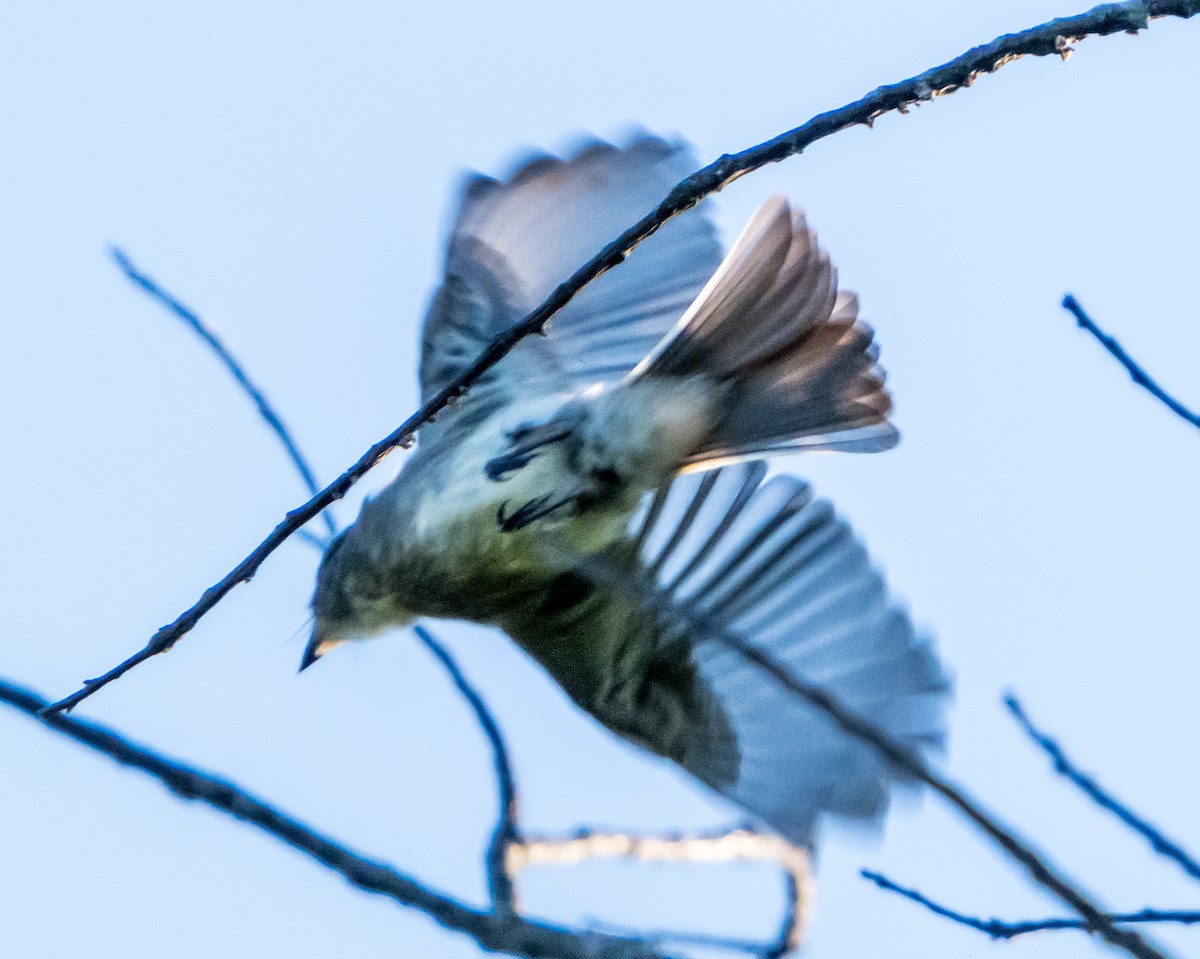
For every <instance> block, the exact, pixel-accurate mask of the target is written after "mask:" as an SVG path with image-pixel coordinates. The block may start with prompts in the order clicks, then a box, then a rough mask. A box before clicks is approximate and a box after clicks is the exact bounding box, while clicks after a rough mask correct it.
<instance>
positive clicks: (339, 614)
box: [300, 525, 412, 670]
mask: <svg viewBox="0 0 1200 959" xmlns="http://www.w3.org/2000/svg"><path fill="white" fill-rule="evenodd" d="M369 539H370V538H369V537H368V536H366V535H365V534H364V533H363V530H362V529H361V528H360V526H359V525H355V526H351V527H350V528H349V529H347V530H346V531H345V532H343V533H339V534H338V535H337V536H336V537H335V538H334V539H333V541H332V542H331V543H330V544H329V547H328V548H327V549H326V550H325V555H324V556H323V557H322V558H321V566H320V568H319V569H318V570H317V587H316V589H315V590H314V591H313V597H312V602H311V604H310V605H311V606H312V613H313V629H312V635H311V637H310V638H309V641H308V646H307V647H306V648H305V650H304V658H303V660H301V663H300V668H301V669H302V670H303V669H307V668H308V667H309V666H311V665H312V664H313V663H315V662H316V661H317V660H318V659H319V658H320V657H322V656H324V655H325V654H326V653H327V652H329V651H330V650H331V649H333V647H334V646H337V645H340V644H341V643H343V642H345V641H347V640H351V639H366V638H367V637H369V636H374V635H377V634H378V633H381V632H383V631H384V630H387V629H391V628H394V627H397V626H406V625H408V624H409V623H410V622H412V616H411V615H409V614H408V613H407V612H406V611H405V610H403V609H401V608H399V607H398V606H397V604H396V602H395V599H394V594H393V591H392V590H391V589H389V586H388V584H389V577H388V575H387V573H388V570H387V566H386V564H385V563H383V562H381V558H380V556H379V551H378V550H377V549H375V548H372V544H371V543H370V542H369Z"/></svg>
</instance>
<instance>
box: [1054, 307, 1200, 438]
mask: <svg viewBox="0 0 1200 959" xmlns="http://www.w3.org/2000/svg"><path fill="white" fill-rule="evenodd" d="M1062 305H1063V309H1064V310H1066V311H1067V312H1068V313H1070V314H1071V315H1072V316H1073V317H1075V322H1076V323H1077V324H1078V325H1079V328H1080V329H1083V330H1086V331H1087V332H1088V333H1091V334H1092V336H1094V337H1095V338H1096V339H1097V340H1098V341H1099V342H1100V345H1101V346H1103V347H1104V348H1105V349H1106V350H1108V352H1109V353H1111V354H1112V356H1113V357H1114V358H1115V359H1116V361H1117V362H1118V363H1120V364H1121V365H1122V366H1123V367H1125V371H1126V372H1127V373H1128V374H1129V376H1130V378H1131V379H1132V380H1133V382H1135V383H1136V384H1137V385H1138V386H1140V387H1142V388H1143V389H1144V390H1146V392H1148V393H1149V394H1150V395H1151V396H1153V397H1154V398H1155V399H1156V400H1158V401H1159V402H1161V403H1162V404H1163V405H1164V406H1165V407H1166V408H1167V409H1169V410H1170V411H1171V412H1172V413H1174V414H1175V415H1176V416H1178V417H1179V418H1180V419H1182V420H1183V421H1184V422H1186V423H1191V424H1192V426H1195V427H1196V428H1198V429H1200V413H1193V412H1192V411H1191V410H1189V409H1188V408H1187V407H1186V406H1184V405H1183V404H1182V403H1180V402H1179V400H1177V399H1175V397H1173V396H1172V395H1171V394H1170V393H1168V392H1167V391H1166V390H1164V389H1163V388H1162V387H1161V386H1159V385H1158V383H1157V382H1156V381H1155V380H1154V379H1153V378H1152V377H1151V376H1150V374H1149V373H1147V372H1146V371H1145V370H1144V369H1143V368H1142V366H1141V365H1140V364H1139V363H1138V362H1137V360H1135V359H1134V358H1133V357H1132V356H1130V355H1129V354H1128V353H1126V352H1125V347H1123V346H1122V345H1121V344H1120V343H1118V342H1117V341H1116V339H1115V338H1114V337H1111V336H1109V335H1108V334H1107V333H1105V332H1104V331H1103V330H1102V329H1100V327H1098V326H1097V325H1096V323H1095V321H1093V320H1092V318H1091V317H1090V316H1088V315H1087V313H1086V312H1085V311H1084V309H1083V307H1082V306H1080V305H1079V301H1078V300H1077V299H1075V297H1074V296H1072V295H1071V294H1070V293H1068V294H1067V295H1066V296H1064V297H1063V301H1062Z"/></svg>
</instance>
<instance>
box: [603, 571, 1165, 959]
mask: <svg viewBox="0 0 1200 959" xmlns="http://www.w3.org/2000/svg"><path fill="white" fill-rule="evenodd" d="M580 569H581V570H582V571H583V572H585V573H586V574H587V575H589V576H591V577H592V578H593V579H594V580H595V581H596V582H597V583H600V584H602V585H605V586H608V587H609V588H611V589H617V590H622V591H623V592H624V593H625V594H626V595H627V596H629V597H630V598H631V599H633V600H635V601H638V602H640V603H641V604H642V605H643V606H644V607H645V608H646V609H647V610H649V611H651V612H652V613H654V614H655V615H656V616H658V617H659V619H660V622H662V623H663V624H664V628H665V629H667V630H671V629H676V628H686V629H687V630H688V631H689V632H691V633H692V634H693V635H695V636H700V637H703V638H704V639H707V640H709V641H711V642H715V643H720V644H721V645H723V646H725V647H727V648H729V649H731V650H733V651H734V652H736V653H738V654H739V655H741V656H742V657H743V658H744V659H746V660H747V661H748V662H751V663H753V664H754V665H755V666H757V667H759V668H760V669H761V670H763V672H765V673H767V674H768V675H769V676H771V677H772V678H773V679H774V680H775V681H776V682H778V683H779V684H780V685H781V686H782V687H783V688H784V689H786V690H788V691H790V692H791V693H793V694H794V695H795V696H797V697H799V698H800V699H802V700H804V701H805V702H806V703H808V704H809V705H810V706H812V707H814V708H815V709H817V710H819V711H820V712H822V713H824V714H825V715H826V716H828V717H829V718H830V719H832V720H833V721H834V722H835V723H836V724H837V725H838V726H839V727H840V728H841V729H842V730H843V732H845V733H847V734H849V735H850V736H853V737H854V738H855V739H858V740H860V741H862V742H864V743H867V744H868V745H870V746H871V747H873V748H874V749H875V750H876V751H878V752H879V753H880V755H882V756H883V757H884V758H885V759H887V760H888V761H889V762H890V763H892V764H893V765H894V766H895V767H897V768H898V769H901V770H903V771H904V772H906V773H908V775H910V776H911V777H913V778H914V779H917V780H919V781H920V782H922V783H924V784H925V785H926V786H928V787H929V788H930V789H932V790H933V791H934V792H936V793H937V794H938V795H939V796H941V797H942V798H943V799H945V800H946V801H947V802H948V803H950V805H951V806H953V807H954V808H955V809H957V810H958V811H959V812H961V813H962V814H963V815H964V816H965V817H966V818H967V819H968V820H970V821H971V822H973V823H974V824H975V825H976V826H978V827H979V828H980V829H981V830H982V831H983V832H984V833H985V834H986V835H987V836H988V837H990V838H991V839H992V840H993V841H994V842H995V843H996V844H997V845H998V846H999V847H1000V848H1001V849H1003V850H1004V851H1005V852H1006V853H1007V854H1008V855H1009V856H1010V857H1011V858H1012V859H1013V860H1015V861H1016V862H1017V863H1019V864H1020V865H1021V866H1022V867H1023V868H1024V870H1025V872H1026V873H1027V874H1028V875H1029V877H1030V878H1031V879H1032V880H1033V881H1034V882H1035V883H1037V884H1038V885H1039V886H1042V887H1043V888H1045V889H1047V890H1049V891H1050V892H1052V893H1053V894H1054V895H1055V896H1057V897H1058V898H1059V899H1060V900H1061V901H1062V902H1063V903H1065V904H1066V905H1067V906H1069V907H1070V908H1071V909H1072V910H1074V911H1075V912H1076V913H1078V914H1079V915H1080V916H1081V917H1082V918H1083V920H1084V925H1085V926H1086V927H1087V928H1088V929H1090V930H1092V931H1094V932H1096V933H1097V934H1098V935H1100V936H1101V937H1103V938H1104V939H1105V940H1107V941H1108V942H1109V943H1111V944H1112V945H1114V946H1116V947H1118V948H1120V949H1124V950H1125V951H1126V952H1128V953H1129V954H1130V955H1132V956H1137V957H1138V959H1166V957H1165V955H1164V954H1163V953H1162V952H1160V951H1159V950H1158V949H1157V948H1155V947H1153V946H1151V945H1150V944H1149V943H1147V942H1146V941H1145V940H1144V939H1142V937H1141V936H1139V935H1138V934H1137V933H1136V932H1131V931H1128V930H1123V929H1119V928H1117V927H1116V926H1115V925H1114V924H1113V923H1112V921H1111V920H1110V919H1109V918H1108V917H1107V915H1106V914H1105V913H1104V912H1102V911H1101V910H1100V909H1099V907H1097V906H1096V905H1095V904H1094V903H1093V902H1092V901H1091V899H1090V898H1089V897H1088V896H1087V895H1085V894H1084V893H1083V892H1082V891H1081V890H1079V889H1077V888H1076V887H1075V886H1073V885H1072V884H1071V883H1070V882H1069V881H1068V880H1067V879H1066V878H1065V877H1063V876H1061V875H1060V874H1059V873H1058V871H1057V870H1056V869H1055V868H1054V867H1053V866H1051V865H1050V863H1049V862H1047V861H1046V860H1045V859H1044V858H1043V857H1042V856H1041V855H1039V854H1038V853H1037V852H1035V851H1034V850H1033V849H1032V848H1031V847H1030V846H1029V845H1028V844H1027V843H1025V842H1024V841H1023V840H1021V839H1020V838H1019V837H1018V836H1017V835H1016V833H1015V832H1013V831H1012V830H1011V829H1010V828H1008V827H1006V826H1004V825H1002V824H1001V823H1000V822H999V820H998V819H997V818H996V817H995V816H993V815H992V814H991V813H989V812H987V811H986V810H985V809H984V808H983V807H982V806H981V805H980V804H979V803H978V802H977V801H976V800H974V799H973V798H972V797H971V796H969V795H968V794H967V793H966V791H965V790H963V789H962V788H961V787H959V786H957V785H956V784H954V783H953V782H951V781H950V780H949V779H947V778H946V777H944V776H942V775H941V774H939V773H937V772H936V771H935V770H934V769H933V768H932V767H930V766H929V764H928V763H926V762H925V759H924V758H923V757H922V756H921V755H920V754H918V753H916V752H913V751H911V750H909V749H907V748H906V747H904V746H902V745H900V744H899V743H897V742H896V741H895V740H894V739H892V737H891V736H889V735H888V734H887V733H886V732H885V731H884V730H882V729H880V728H878V727H877V726H875V725H874V724H873V723H872V722H870V721H869V720H866V719H864V718H863V717H861V716H859V714H858V713H857V712H855V711H854V710H853V709H850V708H849V707H847V706H845V705H843V704H842V702H841V701H840V700H838V699H837V697H835V696H833V695H832V694H831V693H829V692H828V691H827V690H826V689H825V688H824V687H823V686H821V685H819V684H817V683H813V682H811V681H809V680H808V679H805V678H804V677H801V676H798V675H796V674H795V673H793V672H792V671H791V670H790V669H788V668H787V667H786V666H785V665H784V664H783V663H781V662H780V661H779V660H778V659H776V658H775V657H774V656H772V655H770V654H769V653H767V652H766V651H764V650H763V649H760V648H759V647H757V646H755V645H754V644H753V643H751V642H749V641H748V640H746V639H744V638H742V637H741V636H739V635H737V634H735V633H733V632H730V631H729V630H727V629H725V628H724V627H723V626H722V625H721V624H720V623H719V622H718V621H716V620H714V619H713V618H711V617H704V616H701V615H699V614H697V613H696V612H695V611H694V610H692V609H690V608H688V607H687V606H685V605H681V604H679V603H677V602H675V601H673V600H672V599H671V597H670V596H669V595H667V594H666V593H665V592H664V591H662V590H660V589H659V588H658V587H657V586H656V584H655V583H654V582H652V581H648V580H646V579H645V578H643V577H637V576H631V575H629V574H628V573H627V572H625V571H624V570H621V569H618V568H616V567H615V566H613V564H612V563H610V562H608V561H606V560H604V559H603V558H601V557H596V556H593V557H588V558H586V559H585V560H584V561H583V562H582V563H581V565H580Z"/></svg>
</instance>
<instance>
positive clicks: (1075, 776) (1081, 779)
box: [1004, 693, 1200, 879]
mask: <svg viewBox="0 0 1200 959" xmlns="http://www.w3.org/2000/svg"><path fill="white" fill-rule="evenodd" d="M1004 705H1005V706H1006V707H1007V708H1008V711H1009V712H1010V713H1012V715H1013V718H1014V719H1016V721H1017V722H1018V723H1019V724H1020V726H1021V728H1022V729H1024V730H1025V732H1026V734H1027V735H1028V736H1029V738H1030V739H1032V740H1033V741H1034V742H1035V743H1037V744H1038V746H1040V747H1041V748H1042V749H1043V750H1044V751H1045V753H1046V755H1047V756H1049V757H1050V759H1051V761H1052V762H1053V763H1054V771H1055V772H1057V773H1058V774H1059V775H1061V776H1064V777H1066V778H1067V779H1069V780H1070V781H1071V782H1073V783H1074V784H1075V785H1076V786H1078V787H1079V788H1080V789H1081V790H1082V791H1083V792H1084V794H1085V795H1087V797H1088V798H1089V799H1091V800H1092V801H1093V802H1094V803H1095V804H1096V805H1097V806H1099V807H1100V808H1101V809H1107V810H1108V811H1109V812H1111V813H1112V814H1113V815H1114V816H1116V817H1117V818H1118V819H1120V820H1121V822H1123V823H1125V825H1126V826H1128V827H1129V828H1130V829H1132V830H1133V831H1134V832H1136V833H1138V834H1139V835H1140V836H1142V837H1144V838H1145V839H1146V840H1147V841H1148V842H1149V843H1150V845H1151V847H1152V848H1153V849H1154V851H1155V852H1156V853H1158V854H1159V855H1160V856H1165V857H1166V858H1168V859H1171V860H1173V861H1174V862H1175V863H1177V864H1178V865H1179V866H1180V868H1182V869H1183V871H1184V872H1186V873H1187V874H1188V875H1189V876H1191V877H1192V878H1193V879H1200V863H1197V862H1196V860H1195V859H1193V858H1192V857H1191V856H1190V855H1188V853H1187V852H1186V851H1185V850H1184V849H1183V847H1181V846H1180V845H1179V844H1178V843H1176V842H1173V841H1172V840H1170V839H1168V838H1167V837H1166V836H1164V835H1163V834H1162V833H1161V832H1160V831H1159V830H1158V829H1156V828H1155V827H1154V826H1153V825H1151V824H1150V823H1149V822H1147V821H1146V820H1145V819H1143V818H1142V817H1141V816H1139V815H1137V813H1135V812H1133V811H1132V810H1131V809H1129V807H1128V806H1126V805H1125V804H1124V803H1122V802H1121V801H1120V800H1118V799H1116V798H1115V797H1114V796H1113V795H1112V794H1111V793H1109V792H1107V791H1106V790H1105V789H1104V787H1102V786H1101V785H1100V784H1099V783H1097V782H1096V780H1094V779H1093V778H1092V777H1091V776H1089V775H1088V774H1087V773H1085V772H1082V771H1081V770H1080V769H1079V767H1077V766H1076V765H1075V764H1074V763H1073V762H1071V760H1070V759H1069V758H1068V757H1067V755H1066V753H1064V752H1063V750H1062V747H1061V746H1059V745H1058V743H1057V742H1055V740H1053V739H1051V738H1050V737H1049V736H1047V735H1046V734H1045V733H1043V732H1041V731H1040V730H1039V729H1038V728H1037V727H1036V726H1034V725H1033V722H1032V721H1031V720H1030V718H1029V716H1028V715H1027V714H1026V712H1025V709H1024V707H1022V705H1021V703H1020V702H1019V701H1018V700H1017V697H1016V696H1013V695H1012V694H1011V693H1010V694H1009V695H1007V696H1005V697H1004Z"/></svg>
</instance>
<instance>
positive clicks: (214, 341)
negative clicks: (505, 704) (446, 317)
mask: <svg viewBox="0 0 1200 959" xmlns="http://www.w3.org/2000/svg"><path fill="white" fill-rule="evenodd" d="M112 254H113V259H115V260H116V261H117V265H118V266H120V268H121V270H122V271H123V272H124V273H125V275H126V276H127V277H128V278H129V279H130V280H132V281H133V282H134V283H135V284H136V285H137V286H139V287H141V288H142V289H143V290H145V291H146V292H147V293H149V294H150V296H152V297H153V298H154V299H156V300H158V301H159V302H160V303H162V304H164V305H165V306H166V307H167V308H168V309H169V310H171V312H173V313H174V314H175V315H176V316H178V317H179V318H180V319H181V320H183V322H184V323H186V324H187V325H188V326H189V327H190V328H191V329H192V330H193V331H195V333H196V335H197V336H199V337H200V339H201V340H203V341H204V342H205V343H206V344H207V345H208V346H209V347H210V348H211V349H212V351H213V352H214V353H216V354H217V356H218V358H219V359H220V360H221V362H222V363H223V364H224V365H225V368H226V369H227V370H228V371H229V374H230V375H231V376H232V377H233V378H234V379H235V380H236V381H237V383H238V385H239V386H240V387H241V388H242V390H243V391H244V392H245V393H246V394H247V395H248V396H249V397H250V399H251V400H253V402H254V404H255V406H256V407H257V408H258V412H259V414H260V415H261V416H262V418H263V419H264V420H266V422H267V425H268V426H270V428H271V430H272V431H273V432H274V434H275V436H276V438H277V439H278V440H279V442H280V443H282V444H283V447H284V449H285V450H286V451H287V453H288V456H289V457H290V458H291V461H292V464H293V465H294V466H295V467H296V471H297V472H298V473H299V474H300V478H301V479H302V480H303V481H304V483H305V485H306V486H307V487H308V489H309V492H311V493H316V492H317V489H318V487H317V481H316V476H315V474H314V473H313V471H312V468H311V467H310V466H309V464H308V459H307V458H306V457H305V456H304V454H303V453H302V452H301V451H300V445H299V444H298V443H297V442H296V440H295V438H294V437H293V436H292V434H291V431H290V430H289V429H288V428H287V426H285V425H284V422H283V418H282V417H281V416H280V415H279V413H278V411H277V410H276V409H275V406H274V404H273V403H271V401H270V400H269V399H268V398H267V396H266V394H265V393H263V391H262V390H261V389H260V388H259V387H258V386H257V385H256V384H255V383H254V381H253V380H251V379H250V375H249V374H248V373H247V372H246V369H245V367H244V366H242V364H241V362H240V361H239V360H238V359H237V357H236V356H234V355H233V353H231V352H230V351H229V349H228V348H227V347H226V346H225V344H224V343H222V342H221V340H220V338H219V337H218V336H217V335H216V333H214V332H213V331H212V330H211V329H210V328H209V327H208V326H207V325H206V324H205V323H204V321H203V320H201V319H200V317H199V316H197V315H196V314H195V313H194V312H193V311H192V310H190V309H188V308H187V307H186V306H184V305H183V304H182V303H180V302H179V300H177V299H176V298H175V297H174V296H172V295H171V294H170V293H168V292H167V291H166V290H164V289H163V288H162V287H161V286H159V285H158V284H157V283H155V282H154V281H153V280H151V279H150V278H149V277H148V276H146V275H145V274H144V273H142V272H141V271H139V270H138V269H137V268H136V267H135V266H134V265H133V263H132V262H131V261H130V259H129V257H127V256H126V255H125V253H124V252H123V251H121V250H120V249H118V248H116V247H114V248H113V250H112ZM324 516H325V522H326V525H327V526H328V528H329V535H330V536H331V537H332V536H336V535H337V532H338V530H337V526H336V525H335V523H334V521H333V517H332V516H331V515H330V514H329V513H328V512H326V513H325V514H324ZM300 532H301V533H304V532H305V531H304V530H301V531H300ZM313 541H314V542H315V544H316V546H317V547H318V548H319V549H321V550H324V549H325V548H326V547H327V546H328V543H327V542H324V541H322V540H320V539H318V538H316V537H314V538H313ZM414 632H415V633H416V634H417V638H418V639H419V640H420V641H421V642H422V643H423V644H424V645H425V647H426V648H427V649H428V650H429V651H430V652H431V653H433V655H434V657H435V658H436V659H437V660H438V662H439V663H441V665H442V667H443V668H444V669H445V670H446V672H447V673H449V675H450V679H451V681H452V682H453V683H454V686H455V688H456V689H457V690H458V691H459V693H460V694H461V695H462V696H463V698H464V699H466V701H467V704H468V705H469V706H470V707H471V711H472V713H474V715H475V719H476V720H477V721H478V723H479V726H480V728H481V729H482V730H483V734H484V736H485V737H486V739H487V741H488V744H489V745H490V747H491V750H492V756H493V766H494V768H495V772H496V781H497V784H498V789H499V793H500V813H499V819H498V822H497V824H496V829H495V831H494V833H493V836H492V841H491V844H490V845H489V847H488V853H487V857H486V862H487V868H488V885H489V888H490V891H491V896H492V905H493V908H495V909H496V910H497V911H503V912H514V911H515V908H516V904H515V900H514V896H513V885H512V880H511V878H510V877H509V874H508V871H507V867H506V861H505V854H506V850H507V847H508V845H509V844H510V843H513V842H516V841H517V840H518V839H519V838H520V837H519V835H518V833H517V826H516V816H517V795H516V787H515V785H514V782H513V775H512V766H511V764H510V762H509V758H508V748H507V747H506V745H505V743H504V737H503V735H502V734H501V732H500V727H499V725H498V724H497V723H496V720H495V718H494V717H493V716H492V714H491V711H490V710H489V709H488V706H487V704H486V703H485V702H484V700H483V697H482V696H481V695H480V694H479V692H478V691H477V690H476V689H475V687H474V686H472V685H471V683H470V681H469V680H468V679H467V678H466V676H465V675H464V674H463V672H462V670H461V669H460V668H459V666H458V663H457V662H456V661H455V660H454V657H453V656H451V654H450V652H449V650H447V649H446V648H445V647H444V646H443V645H442V644H441V643H440V642H439V641H438V640H437V639H435V638H434V636H433V634H432V633H430V632H429V630H427V629H425V628H424V627H423V626H416V627H414Z"/></svg>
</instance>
